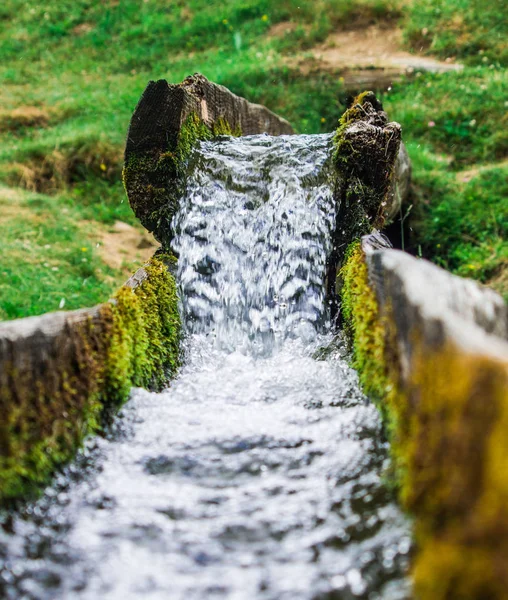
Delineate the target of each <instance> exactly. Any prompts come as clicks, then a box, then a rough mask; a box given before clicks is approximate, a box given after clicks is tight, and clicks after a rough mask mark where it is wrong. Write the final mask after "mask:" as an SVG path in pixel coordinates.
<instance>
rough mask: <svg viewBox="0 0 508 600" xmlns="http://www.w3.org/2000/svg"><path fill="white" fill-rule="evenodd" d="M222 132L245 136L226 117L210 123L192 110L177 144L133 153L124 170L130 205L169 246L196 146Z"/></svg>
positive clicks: (179, 134) (142, 221)
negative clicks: (184, 175)
mask: <svg viewBox="0 0 508 600" xmlns="http://www.w3.org/2000/svg"><path fill="white" fill-rule="evenodd" d="M219 135H235V136H238V135H241V131H240V129H239V127H236V128H232V127H231V126H230V125H229V123H228V122H227V121H226V120H225V119H223V118H222V117H221V118H219V119H217V121H215V122H214V123H212V124H211V125H207V124H206V123H205V122H204V121H203V120H202V119H201V118H200V117H199V116H198V115H197V114H196V113H191V114H190V115H189V116H188V117H187V118H186V120H185V122H184V124H183V125H182V127H181V128H180V131H179V132H178V138H177V141H176V144H175V145H174V147H170V148H167V149H165V150H164V151H160V150H157V149H153V150H150V151H145V152H143V153H142V154H139V155H131V156H130V157H129V158H128V159H127V161H126V163H125V166H124V169H123V182H124V186H125V190H126V192H127V195H128V197H129V202H130V205H131V207H132V209H133V211H134V213H135V214H136V216H137V217H138V218H139V220H140V221H141V223H142V224H143V225H144V226H145V227H146V228H147V229H148V230H149V231H152V232H154V234H155V235H156V237H157V239H159V241H161V242H162V244H163V245H164V246H165V247H169V244H170V241H171V221H172V219H173V216H174V214H175V213H176V211H177V210H178V203H179V201H180V198H181V196H182V194H183V187H182V186H183V185H184V184H183V174H184V173H185V169H186V166H187V160H188V158H189V156H190V154H191V152H192V149H193V148H194V146H195V145H196V144H197V143H198V141H200V140H210V139H212V138H213V137H215V136H219Z"/></svg>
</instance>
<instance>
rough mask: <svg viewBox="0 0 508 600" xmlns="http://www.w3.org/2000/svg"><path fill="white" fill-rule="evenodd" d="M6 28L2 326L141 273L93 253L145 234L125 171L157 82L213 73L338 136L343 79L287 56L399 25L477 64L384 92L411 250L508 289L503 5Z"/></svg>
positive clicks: (183, 6)
mask: <svg viewBox="0 0 508 600" xmlns="http://www.w3.org/2000/svg"><path fill="white" fill-rule="evenodd" d="M0 22H1V27H0V81H1V86H0V182H1V186H0V208H1V211H2V219H3V235H2V239H1V241H0V247H1V250H2V257H3V264H2V269H1V271H2V279H1V283H0V318H3V319H7V318H15V317H20V316H24V315H31V314H40V313H43V312H46V311H50V310H57V309H58V308H59V307H60V306H62V299H63V300H64V302H63V307H64V308H65V309H72V308H77V307H80V306H86V305H90V304H94V303H96V302H100V301H103V300H105V299H106V298H107V297H108V295H109V294H110V293H111V292H112V290H113V289H114V288H115V287H117V286H118V285H119V284H120V283H121V282H122V280H123V279H125V275H126V272H128V271H129V270H132V269H134V267H135V266H136V265H137V264H138V263H139V260H137V259H136V258H135V257H134V254H133V255H132V256H130V255H129V253H128V252H127V255H126V260H125V263H124V264H123V265H122V266H121V267H111V266H108V265H107V264H106V263H105V262H104V260H103V258H102V256H101V253H100V246H99V248H98V247H97V243H96V239H98V237H100V235H101V233H102V232H107V231H108V228H111V227H112V226H113V225H114V223H115V222H116V221H123V222H126V223H128V224H131V225H133V226H135V227H139V226H138V225H137V224H136V222H135V219H134V217H133V215H132V213H131V211H130V208H129V206H128V203H127V202H126V199H125V194H124V191H123V188H122V184H121V177H120V175H121V164H122V152H123V145H124V137H125V134H126V130H127V126H128V123H129V119H130V115H131V113H132V110H133V108H134V106H135V105H136V102H137V100H138V98H139V96H140V94H141V92H142V91H143V89H144V87H145V85H146V83H147V82H148V81H149V80H150V79H158V78H166V79H168V80H169V81H171V82H179V81H181V80H182V79H183V78H184V77H185V76H187V75H188V74H191V73H194V72H201V73H203V74H204V75H206V76H207V77H208V78H209V79H211V80H213V81H217V82H219V83H222V84H224V85H226V86H228V87H229V88H230V89H231V90H233V91H234V92H236V93H238V94H241V95H243V96H245V97H247V98H248V99H250V100H252V101H255V102H261V103H264V104H266V105H267V106H268V107H269V108H271V109H272V110H274V111H276V112H278V113H279V114H281V115H282V116H284V117H286V118H287V119H288V120H289V121H290V122H291V123H292V124H293V125H294V126H295V128H296V129H297V131H299V132H307V133H315V132H323V131H331V130H332V129H333V128H334V127H335V126H336V122H337V118H338V117H339V116H340V113H341V112H342V111H343V109H344V107H345V106H346V103H347V96H348V94H346V93H345V92H344V90H343V88H342V84H341V78H340V72H333V71H331V70H328V71H326V72H324V71H319V70H311V71H310V73H308V74H303V73H302V72H300V71H299V70H298V69H297V68H295V67H291V66H288V65H289V64H290V61H288V58H291V57H294V56H295V55H298V54H304V53H305V52H307V51H308V49H309V48H312V47H313V46H315V45H316V44H318V43H320V42H322V41H323V40H325V39H326V38H327V36H328V35H329V34H330V33H331V32H333V31H337V30H339V29H348V28H353V27H354V28H356V29H361V28H362V27H364V26H366V25H369V24H379V25H385V24H387V23H390V24H392V25H393V24H395V23H397V24H399V25H400V27H401V28H402V30H403V35H404V40H405V44H406V48H407V49H410V50H411V49H413V50H417V51H424V52H429V53H432V54H433V55H435V56H439V57H441V58H443V59H446V58H449V57H455V58H456V59H457V60H459V61H462V62H463V63H464V64H465V68H464V71H463V72H461V73H446V74H440V75H437V74H436V75H432V74H423V75H421V76H419V77H416V76H413V77H411V78H410V79H407V80H405V81H402V82H400V83H398V84H397V85H395V86H394V87H393V89H392V90H390V91H389V92H386V93H384V94H382V96H383V102H384V103H385V105H386V109H387V110H388V112H389V115H390V117H391V118H392V119H394V120H398V121H399V122H400V123H401V124H402V125H403V127H404V139H405V140H406V143H407V145H408V148H409V152H410V154H411V157H412V160H413V166H414V180H415V186H414V193H413V197H412V199H411V204H412V208H411V212H410V216H409V218H408V219H407V220H406V223H409V225H410V227H411V228H412V232H411V233H410V236H409V239H408V240H407V243H408V247H409V249H410V250H412V251H414V252H415V253H420V254H421V255H423V256H425V257H428V258H430V259H432V260H435V261H436V262H438V263H439V264H442V265H444V266H446V267H447V268H449V269H451V270H453V271H455V272H457V273H459V274H461V275H467V276H471V277H475V278H477V279H479V280H481V281H483V282H486V283H489V284H490V285H492V286H494V287H495V288H497V289H499V290H500V291H501V292H503V293H504V294H507V293H508V282H507V276H506V272H507V264H508V253H507V247H508V245H507V242H506V227H507V221H508V219H507V218H506V212H507V206H506V204H507V199H506V196H507V194H506V192H507V184H506V181H507V180H508V177H507V176H508V163H507V161H506V156H507V153H508V137H507V125H508V122H507V114H508V104H507V101H508V93H507V92H508V78H507V74H506V70H505V67H506V63H507V60H508V54H507V52H508V51H507V43H506V39H507V33H508V31H507V25H506V19H505V18H503V7H502V4H501V2H500V0H498V1H496V2H492V3H489V4H485V3H484V4H482V5H481V6H480V3H479V2H477V1H476V0H451V1H449V2H448V3H447V4H446V7H444V6H443V5H442V3H440V2H438V1H437V0H423V1H419V2H414V3H408V2H404V1H403V0H319V1H318V2H313V3H303V2H297V1H296V0H281V1H278V2H268V0H225V1H223V2H221V3H220V4H219V3H210V2H205V1H204V0H189V1H188V2H181V1H175V2H171V3H166V2H163V1H162V0H136V1H135V0H122V2H118V1H116V0H106V1H105V2H104V3H96V2H93V1H92V0H74V1H72V2H71V1H70V0H60V1H59V2H56V1H55V0H48V1H47V2H45V3H35V2H31V3H28V4H27V3H26V2H24V1H21V0H4V2H3V3H2V6H1V7H0ZM285 22H291V27H288V28H287V31H286V32H285V34H284V35H273V26H274V25H276V24H277V23H285ZM406 210H407V207H406ZM503 217H504V218H503Z"/></svg>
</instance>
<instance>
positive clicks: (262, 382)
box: [0, 136, 410, 600]
mask: <svg viewBox="0 0 508 600" xmlns="http://www.w3.org/2000/svg"><path fill="white" fill-rule="evenodd" d="M330 144H331V139H330V136H291V137H280V138H272V137H268V136H252V137H245V138H237V139H230V138H220V139H218V140H216V141H214V142H207V143H203V144H202V145H201V147H200V148H199V149H198V150H197V151H196V152H195V154H194V156H193V157H192V166H193V168H192V169H191V173H192V174H191V175H190V176H189V181H188V189H187V195H186V197H185V198H184V199H183V201H182V205H181V210H180V213H179V214H178V215H177V217H176V219H175V223H174V228H175V231H176V238H175V242H174V246H175V251H176V252H177V253H178V254H179V263H178V282H179V285H180V289H181V298H182V315H183V318H184V323H185V327H184V328H185V332H186V338H185V342H184V347H185V356H186V360H185V366H184V367H183V369H182V371H181V373H180V375H179V377H178V379H177V380H176V381H174V382H173V383H172V384H171V387H170V388H169V389H168V390H166V391H164V392H162V393H160V394H155V393H149V392H146V391H143V390H133V392H132V397H131V399H130V401H129V403H128V404H127V405H126V406H125V407H124V409H123V410H122V413H121V415H119V417H118V418H117V419H115V421H114V423H113V425H112V427H111V429H110V430H109V431H108V432H107V434H106V435H105V436H103V437H96V438H95V439H93V440H90V441H89V442H88V443H87V445H86V447H85V449H84V450H83V451H82V452H81V453H80V454H79V456H78V458H77V459H76V461H75V462H74V463H73V464H72V465H70V466H69V467H67V468H66V469H65V471H64V472H63V473H62V474H60V475H59V476H57V478H56V480H55V482H54V483H53V484H52V485H51V486H50V487H49V488H48V489H47V490H46V491H45V493H44V495H43V496H42V498H41V499H39V500H38V501H37V502H35V503H31V504H29V505H28V506H26V507H25V508H24V509H22V510H21V511H18V513H16V514H12V513H11V514H4V515H3V516H2V519H3V521H2V523H3V527H2V529H1V530H0V564H1V565H2V567H1V568H0V596H2V595H3V597H5V598H8V599H11V598H16V599H17V598H27V599H28V598H30V599H50V598H51V599H53V598H86V599H90V600H92V599H93V600H95V599H118V600H122V599H126V598H147V599H152V598H153V599H159V598H160V599H166V598H171V599H173V598H174V599H175V600H193V599H196V600H198V599H199V600H201V599H215V598H226V599H232V600H233V599H234V600H237V599H238V600H254V599H260V600H283V599H288V600H289V599H290V600H298V599H314V600H318V599H330V600H331V599H335V598H336V599H349V598H369V599H376V598H385V599H390V600H397V599H403V598H408V597H409V592H408V584H407V580H406V578H405V572H406V570H407V563H408V555H409V551H410V536H409V526H408V523H407V521H406V520H405V518H404V517H403V515H402V514H401V512H400V510H399V508H398V507H397V505H396V503H395V502H394V499H393V495H392V493H391V492H390V491H389V490H388V489H387V488H386V486H385V485H384V481H383V475H384V473H385V471H386V469H387V467H388V458H387V445H386V442H385V441H384V439H383V434H382V428H381V424H380V419H379V416H378V413H377V412H376V410H375V408H374V407H373V406H372V405H371V404H370V403H369V402H368V400H367V399H366V398H365V397H364V396H363V394H362V393H361V391H360V390H359V387H358V380H357V376H356V373H355V372H354V371H353V370H351V369H350V368H349V367H348V364H347V361H346V353H345V350H344V347H343V343H342V341H341V339H340V337H335V338H334V337H333V336H332V335H331V334H330V333H327V330H328V329H329V324H328V317H327V306H326V303H325V298H324V277H325V258H326V256H327V255H328V254H329V253H330V251H331V232H332V231H333V229H334V227H335V206H334V200H333V196H332V193H331V189H330V185H329V176H330V173H329V156H330Z"/></svg>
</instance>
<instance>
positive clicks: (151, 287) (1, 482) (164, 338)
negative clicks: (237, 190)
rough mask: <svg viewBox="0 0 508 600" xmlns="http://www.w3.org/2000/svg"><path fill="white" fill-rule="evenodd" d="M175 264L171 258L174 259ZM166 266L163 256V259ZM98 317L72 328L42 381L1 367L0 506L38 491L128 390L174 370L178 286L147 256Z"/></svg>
mask: <svg viewBox="0 0 508 600" xmlns="http://www.w3.org/2000/svg"><path fill="white" fill-rule="evenodd" d="M171 260H173V259H171ZM166 262H167V258H166ZM145 271H146V278H145V279H144V281H143V282H142V283H141V284H140V285H138V286H137V287H136V288H135V289H132V288H131V287H127V286H124V287H122V288H121V289H120V290H119V291H118V292H117V294H116V295H115V297H114V299H113V300H112V301H111V302H110V303H106V304H104V305H102V306H101V307H100V309H99V311H98V313H97V314H96V315H95V316H90V317H89V318H88V319H87V320H85V321H84V322H81V323H78V324H74V325H71V326H70V329H69V331H65V332H64V333H63V334H62V340H59V341H56V342H55V347H56V349H57V351H56V356H55V357H53V358H54V360H52V361H51V364H45V365H44V368H43V369H41V374H40V376H38V377H36V378H35V379H34V377H33V373H29V372H27V371H25V372H24V373H23V372H19V371H18V370H17V369H15V368H14V367H13V366H12V365H11V366H10V367H9V366H8V365H4V369H3V373H2V376H1V385H0V408H1V409H2V415H4V419H3V422H2V425H1V427H0V501H2V502H6V501H10V500H13V499H16V498H19V497H22V496H26V495H27V494H30V493H32V492H33V491H35V490H37V489H38V488H39V486H40V485H41V484H42V483H44V482H45V481H47V479H48V477H49V475H50V474H51V473H52V472H53V471H54V469H55V468H56V467H57V466H58V465H59V464H61V463H63V462H65V461H67V460H69V459H70V458H71V457H72V456H73V454H74V452H75V450H76V448H77V447H78V446H79V445H80V444H81V443H82V441H83V439H84V438H85V437H86V436H87V435H89V434H91V433H93V432H94V431H96V430H97V429H98V428H99V427H100V424H101V421H102V419H103V417H106V416H107V415H109V414H110V413H111V412H112V411H114V410H115V409H117V408H118V406H120V405H121V404H122V403H123V402H125V400H126V399H127V397H128V394H129V391H130V389H131V387H132V386H142V387H147V388H150V389H157V390H159V389H161V387H162V386H163V385H164V383H165V382H166V381H167V379H168V378H170V377H173V376H174V375H175V373H176V370H177V369H178V366H179V344H180V317H179V313H178V298H177V290H176V283H175V281H174V278H173V277H172V275H170V273H169V271H168V268H167V266H166V264H164V262H162V261H161V260H159V259H155V258H154V259H152V260H151V261H150V263H149V264H148V265H147V266H146V267H145Z"/></svg>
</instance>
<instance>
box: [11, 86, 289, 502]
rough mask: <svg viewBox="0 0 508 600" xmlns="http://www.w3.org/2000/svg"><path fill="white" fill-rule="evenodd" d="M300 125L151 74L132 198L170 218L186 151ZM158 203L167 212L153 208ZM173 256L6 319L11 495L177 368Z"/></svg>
mask: <svg viewBox="0 0 508 600" xmlns="http://www.w3.org/2000/svg"><path fill="white" fill-rule="evenodd" d="M292 132H293V130H292V128H291V126H290V125H289V123H287V121H285V120H284V119H282V118H280V117H278V116H277V115H275V114H273V113H272V112H270V111H269V110H268V109H266V108H264V107H263V106H260V105H257V104H251V103H250V102H248V101H247V100H245V99H244V98H239V97H238V96H235V95H234V94H232V93H231V92H229V90H227V89H226V88H224V87H222V86H218V85H215V84H212V83H210V82H208V81H207V80H206V79H205V78H204V77H202V76H199V75H195V76H191V77H189V78H187V79H186V80H185V81H184V82H183V83H182V84H179V85H169V84H168V83H167V82H166V81H163V80H162V81H158V82H151V83H149V84H148V87H147V88H146V90H145V92H144V94H143V96H142V97H141V100H140V101H139V103H138V106H137V107H136V109H135V111H134V114H133V116H132V120H131V124H130V127H129V132H128V136H127V143H126V151H125V159H126V160H125V169H124V181H125V185H126V190H127V193H128V196H129V199H130V202H131V206H132V207H133V209H134V211H135V213H136V215H137V216H138V217H139V218H140V220H141V222H142V223H143V224H144V225H145V226H147V227H148V229H150V230H153V228H152V229H151V228H150V223H154V222H156V223H158V226H157V228H156V231H157V230H159V225H160V226H162V225H164V226H165V227H168V223H169V221H168V220H169V219H170V218H171V215H172V212H171V211H172V210H173V209H174V207H175V204H171V202H174V201H175V199H176V200H177V199H178V194H180V193H181V182H180V178H181V174H182V168H181V164H180V163H181V162H183V161H184V160H185V158H186V156H187V154H188V153H189V152H190V150H191V148H192V146H193V144H195V143H196V142H197V141H198V140H199V139H202V138H205V139H209V138H211V137H213V136H214V135H219V134H221V133H235V134H237V135H239V134H241V133H243V134H258V133H268V134H271V135H279V134H283V133H292ZM157 186H159V187H157ZM166 190H169V192H167V191H166ZM168 202H169V203H170V204H171V205H170V206H169V208H168V206H167V205H168ZM154 203H155V205H156V207H155V208H157V209H161V206H162V208H163V209H166V212H164V211H162V213H161V214H159V215H158V216H157V215H156V216H155V217H154V214H153V212H154V210H155V208H154ZM157 203H158V204H157ZM173 260H174V259H173V258H172V257H171V256H170V255H168V256H164V255H162V256H160V257H158V258H154V259H152V260H151V261H150V262H149V263H148V264H147V266H146V267H145V268H144V269H141V270H139V271H138V272H137V273H136V274H135V275H133V277H131V279H129V281H128V282H127V283H126V284H125V285H124V286H123V287H122V288H121V289H120V290H118V291H117V293H116V294H115V296H114V297H113V299H112V300H110V301H109V302H106V303H104V304H101V305H98V306H95V307H93V308H86V309H83V310H78V311H73V312H56V313H51V314H46V315H42V316H40V317H30V318H27V319H18V320H15V321H9V322H5V323H0V414H1V420H0V503H5V502H10V501H13V500H15V499H17V498H20V497H25V496H27V495H28V494H30V493H31V492H32V491H35V490H37V488H38V487H39V486H40V485H41V484H42V483H44V482H45V481H46V480H47V478H48V476H49V474H50V473H51V472H52V471H53V470H54V468H55V467H56V466H58V465H59V464H61V463H63V462H65V461H66V460H68V459H69V458H70V457H72V455H73V453H74V451H75V449H76V448H77V447H79V445H80V444H81V442H82V440H83V438H84V437H85V436H86V435H88V434H90V433H93V432H94V431H96V430H97V429H98V428H99V427H100V425H101V423H102V422H103V421H104V419H105V418H106V417H107V415H108V414H109V413H110V412H112V411H114V410H116V409H117V408H118V407H119V406H121V404H122V403H123V402H124V401H125V400H126V398H127V396H128V393H129V390H130V388H131V387H132V386H133V385H135V386H144V387H148V388H152V389H157V388H160V387H161V386H162V385H164V383H165V382H166V381H167V380H168V378H170V377H171V376H173V375H174V373H175V372H176V369H177V367H178V364H179V350H178V346H179V337H180V320H179V316H178V310H177V294H176V286H175V281H174V279H173V277H172V275H171V273H170V270H171V264H172V261H173Z"/></svg>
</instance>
